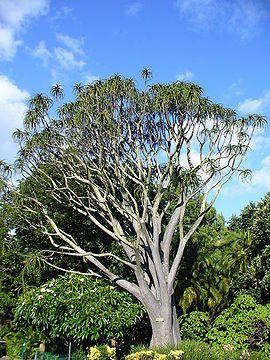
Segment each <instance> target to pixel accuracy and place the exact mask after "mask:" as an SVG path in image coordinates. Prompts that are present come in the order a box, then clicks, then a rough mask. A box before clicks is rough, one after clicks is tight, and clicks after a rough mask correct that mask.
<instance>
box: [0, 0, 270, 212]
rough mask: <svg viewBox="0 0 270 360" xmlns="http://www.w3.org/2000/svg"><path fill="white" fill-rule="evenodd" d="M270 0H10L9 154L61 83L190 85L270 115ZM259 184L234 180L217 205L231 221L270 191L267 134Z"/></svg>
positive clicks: (0, 54)
mask: <svg viewBox="0 0 270 360" xmlns="http://www.w3.org/2000/svg"><path fill="white" fill-rule="evenodd" d="M269 39H270V1H269V0H167V1H164V0H141V1H129V0H114V1H112V0H100V1H89V0H76V1H71V0H57V1H52V0H51V1H50V0H1V1H0V124H1V132H0V158H1V159H5V160H6V161H8V162H11V161H13V160H14V158H15V154H16V151H17V148H16V144H14V143H13V141H12V138H11V134H12V132H13V131H14V130H15V129H16V128H20V127H22V119H23V114H24V112H25V109H26V105H27V102H28V100H29V98H30V97H31V96H32V95H34V94H35V93H39V92H42V93H46V94H48V93H49V91H50V87H51V86H52V85H54V84H55V83H58V84H61V85H63V86H64V88H65V92H66V96H67V97H68V98H69V97H70V96H71V90H72V87H73V85H74V84H75V83H79V82H82V83H87V82H91V81H94V80H95V79H104V78H106V77H109V76H111V75H113V74H115V73H120V74H122V75H124V76H127V77H132V78H134V79H136V80H137V82H138V85H139V86H140V81H141V80H140V76H139V74H140V71H141V70H142V68H144V67H150V68H152V71H153V82H161V83H162V82H171V81H175V80H187V81H192V82H195V83H198V84H200V85H201V86H202V87H203V88H204V90H205V94H206V95H207V96H209V97H210V98H211V99H212V100H214V101H216V102H219V103H222V104H223V105H225V106H227V107H231V108H233V109H236V110H237V111H238V112H239V115H245V114H248V113H259V114H263V115H266V116H270V41H269ZM245 166H246V167H249V168H251V169H252V170H253V178H252V181H251V182H250V183H248V184H247V183H242V182H240V181H239V180H238V179H237V178H234V179H233V180H232V181H231V182H230V183H229V184H228V185H227V186H226V188H224V189H223V191H222V194H221V195H220V197H219V199H218V201H217V203H216V208H217V209H218V211H219V212H222V213H223V214H224V215H225V217H226V218H227V219H228V218H229V217H230V216H231V215H232V214H233V213H235V214H238V213H239V212H240V210H241V209H242V208H243V206H245V205H246V204H248V203H249V202H250V201H254V202H257V201H258V200H260V199H261V198H262V197H263V196H264V194H265V193H266V192H268V191H270V131H269V129H266V131H264V132H258V133H257V134H256V135H255V137H254V139H253V142H252V147H251V150H250V152H249V153H248V156H247V159H246V161H245Z"/></svg>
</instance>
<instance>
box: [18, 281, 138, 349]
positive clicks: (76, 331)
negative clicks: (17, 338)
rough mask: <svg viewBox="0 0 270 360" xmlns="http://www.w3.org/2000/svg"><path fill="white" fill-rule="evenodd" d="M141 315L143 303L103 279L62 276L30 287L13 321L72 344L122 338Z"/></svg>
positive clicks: (21, 300)
mask: <svg viewBox="0 0 270 360" xmlns="http://www.w3.org/2000/svg"><path fill="white" fill-rule="evenodd" d="M143 314H144V309H143V306H142V305H141V304H140V303H138V302H136V301H135V300H133V298H132V296H131V295H130V294H129V293H127V292H126V291H121V292H120V291H118V290H117V289H116V288H115V287H114V286H112V285H111V283H108V282H106V281H105V280H98V279H93V278H90V277H82V276H78V275H65V276H60V277H59V278H57V279H53V280H51V281H49V282H47V283H46V284H44V285H43V286H42V287H41V288H39V289H33V290H31V291H29V292H28V293H27V294H24V296H23V297H22V298H21V299H20V305H19V306H18V307H17V308H16V312H15V317H14V319H15V322H16V323H17V324H18V325H20V326H28V325H29V324H33V327H34V328H35V329H36V330H38V331H42V332H44V333H45V334H47V335H48V336H49V337H50V338H51V339H55V340H57V339H58V338H60V337H62V338H63V339H68V338H72V340H73V342H75V344H79V343H81V342H82V341H91V340H94V341H95V342H96V343H102V342H105V341H107V340H108V339H110V338H112V337H117V338H122V337H123V336H124V335H125V334H126V333H128V332H130V329H131V327H132V326H134V325H135V324H136V322H138V321H139V320H140V319H141V318H142V317H143Z"/></svg>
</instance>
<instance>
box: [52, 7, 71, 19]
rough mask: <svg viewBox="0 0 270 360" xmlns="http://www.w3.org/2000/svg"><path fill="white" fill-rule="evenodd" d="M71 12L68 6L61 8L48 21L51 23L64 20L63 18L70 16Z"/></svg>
mask: <svg viewBox="0 0 270 360" xmlns="http://www.w3.org/2000/svg"><path fill="white" fill-rule="evenodd" d="M72 12H73V9H72V8H70V7H69V6H63V7H62V8H60V9H59V10H58V11H56V13H55V15H53V16H52V17H51V18H50V20H51V21H57V20H61V19H64V18H65V17H67V16H69V15H71V14H72Z"/></svg>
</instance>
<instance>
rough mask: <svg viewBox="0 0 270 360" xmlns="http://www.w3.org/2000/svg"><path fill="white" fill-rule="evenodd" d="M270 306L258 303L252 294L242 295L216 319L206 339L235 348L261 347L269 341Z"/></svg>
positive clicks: (212, 342) (214, 343)
mask: <svg viewBox="0 0 270 360" xmlns="http://www.w3.org/2000/svg"><path fill="white" fill-rule="evenodd" d="M269 310H270V307H269V305H267V306H262V305H260V304H257V303H256V301H255V299H254V298H253V297H252V296H250V295H247V294H245V295H240V296H238V297H237V298H236V300H235V301H234V302H233V304H232V305H231V306H230V307H229V308H228V309H226V310H224V311H222V313H221V314H220V315H219V316H218V317H217V318H216V319H215V321H214V322H213V325H212V327H211V329H210V330H209V331H208V332H207V334H206V339H208V341H209V342H210V343H211V344H213V345H217V346H223V345H224V344H230V345H231V346H232V347H233V349H245V348H246V349H247V348H254V349H257V350H259V349H261V348H262V347H263V345H264V344H265V343H267V341H268V334H269V330H270V311H269Z"/></svg>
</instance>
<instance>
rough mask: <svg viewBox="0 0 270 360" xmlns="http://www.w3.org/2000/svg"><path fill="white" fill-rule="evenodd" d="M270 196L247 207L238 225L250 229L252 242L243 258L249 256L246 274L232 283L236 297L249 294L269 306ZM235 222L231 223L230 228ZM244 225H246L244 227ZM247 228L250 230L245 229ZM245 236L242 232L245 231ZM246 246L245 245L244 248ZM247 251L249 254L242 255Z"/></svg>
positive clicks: (239, 275)
mask: <svg viewBox="0 0 270 360" xmlns="http://www.w3.org/2000/svg"><path fill="white" fill-rule="evenodd" d="M269 214H270V193H267V194H266V195H265V197H264V198H263V199H262V200H261V201H259V202H258V204H257V205H256V206H255V204H254V203H250V204H249V205H247V206H246V207H245V208H244V209H243V211H242V212H241V214H240V216H239V217H238V218H236V222H235V224H241V225H242V226H241V228H244V229H246V228H248V230H246V231H247V234H248V235H249V237H250V242H249V243H248V242H246V245H248V246H246V247H244V246H243V249H242V254H243V255H244V253H245V254H246V257H247V259H246V260H247V261H246V262H245V265H246V266H245V267H244V271H240V272H237V273H236V274H235V276H234V278H233V281H232V293H233V295H235V294H237V293H239V292H243V291H245V292H247V293H249V294H251V295H253V296H254V297H255V298H256V299H257V300H258V301H259V302H263V303H265V302H267V301H268V299H269V295H270V274H269V268H270V260H269V259H270V258H269V253H270V215H269ZM231 224H233V222H232V221H231V222H230V225H231ZM243 224H244V225H243ZM245 224H248V226H245ZM242 232H243V230H242ZM243 245H245V244H243ZM243 250H246V251H243Z"/></svg>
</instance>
